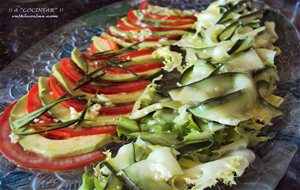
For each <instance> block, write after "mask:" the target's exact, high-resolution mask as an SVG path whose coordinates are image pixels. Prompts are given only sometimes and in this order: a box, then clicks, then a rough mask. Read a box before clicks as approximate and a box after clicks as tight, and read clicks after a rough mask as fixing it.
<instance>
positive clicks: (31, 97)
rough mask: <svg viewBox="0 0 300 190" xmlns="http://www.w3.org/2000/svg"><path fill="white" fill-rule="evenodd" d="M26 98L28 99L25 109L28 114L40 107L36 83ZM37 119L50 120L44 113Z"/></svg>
mask: <svg viewBox="0 0 300 190" xmlns="http://www.w3.org/2000/svg"><path fill="white" fill-rule="evenodd" d="M27 97H28V98H27V103H26V109H27V112H28V113H30V112H33V111H35V110H37V109H39V108H41V107H42V102H41V100H40V97H39V86H38V83H36V84H35V85H33V87H32V88H31V89H30V91H29V92H28V96H27ZM39 119H43V120H48V119H51V116H50V115H49V114H48V113H44V114H43V115H41V116H40V117H39Z"/></svg>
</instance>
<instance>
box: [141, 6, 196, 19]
mask: <svg viewBox="0 0 300 190" xmlns="http://www.w3.org/2000/svg"><path fill="white" fill-rule="evenodd" d="M148 7H149V3H148V2H146V1H143V2H142V3H141V4H140V5H139V10H140V11H141V12H142V13H143V14H145V15H146V16H147V17H150V18H153V19H158V20H184V19H192V20H194V21H195V20H197V19H196V17H195V16H193V15H191V16H181V15H170V16H167V15H157V14H153V13H151V12H148V11H145V10H147V9H148Z"/></svg>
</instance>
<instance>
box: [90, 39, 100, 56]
mask: <svg viewBox="0 0 300 190" xmlns="http://www.w3.org/2000/svg"><path fill="white" fill-rule="evenodd" d="M90 52H91V54H95V53H98V52H99V50H98V49H97V48H96V47H95V45H94V42H92V43H91V45H90Z"/></svg>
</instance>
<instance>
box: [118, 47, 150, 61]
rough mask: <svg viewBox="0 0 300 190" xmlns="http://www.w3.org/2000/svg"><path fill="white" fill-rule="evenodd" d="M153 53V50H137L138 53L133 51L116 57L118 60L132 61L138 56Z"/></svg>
mask: <svg viewBox="0 0 300 190" xmlns="http://www.w3.org/2000/svg"><path fill="white" fill-rule="evenodd" d="M153 52H154V50H153V49H144V50H139V51H134V52H130V53H125V54H122V55H118V56H116V57H117V58H119V59H127V58H129V59H132V58H135V57H139V56H144V55H150V54H152V53H153Z"/></svg>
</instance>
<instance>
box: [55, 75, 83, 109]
mask: <svg viewBox="0 0 300 190" xmlns="http://www.w3.org/2000/svg"><path fill="white" fill-rule="evenodd" d="M50 89H51V91H52V92H53V95H54V97H55V98H57V99H58V98H60V97H61V96H62V95H64V94H65V93H66V92H67V91H66V90H65V89H64V88H63V87H62V86H61V85H60V83H59V82H58V80H57V79H56V78H55V77H54V76H52V75H50ZM61 104H62V105H64V106H65V107H70V106H71V107H73V108H74V109H75V110H76V111H79V112H80V111H82V110H83V109H84V108H85V105H86V101H85V100H81V99H73V100H66V101H63V102H62V103H61Z"/></svg>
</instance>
